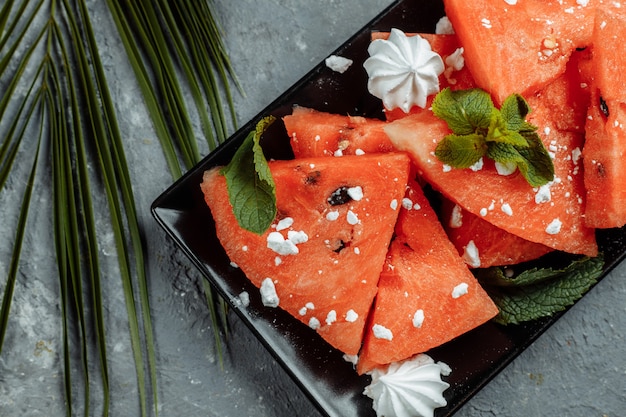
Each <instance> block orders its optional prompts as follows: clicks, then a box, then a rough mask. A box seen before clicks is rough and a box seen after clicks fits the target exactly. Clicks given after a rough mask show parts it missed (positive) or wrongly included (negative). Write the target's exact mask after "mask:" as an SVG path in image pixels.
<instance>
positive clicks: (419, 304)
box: [357, 181, 498, 374]
mask: <svg viewBox="0 0 626 417" xmlns="http://www.w3.org/2000/svg"><path fill="white" fill-rule="evenodd" d="M403 201H404V202H403V205H402V209H401V211H400V215H399V217H398V223H397V225H396V237H395V239H394V240H393V242H392V243H391V247H390V249H389V253H388V255H387V261H386V263H385V267H384V269H383V272H382V274H381V276H380V281H379V283H378V295H377V296H376V301H375V304H374V308H373V310H372V313H371V315H370V319H369V324H368V328H367V329H366V333H365V338H364V342H363V349H362V350H361V353H360V354H359V361H358V363H357V372H358V373H359V374H363V373H365V372H368V371H370V370H372V369H373V368H375V367H377V366H382V365H385V364H388V363H391V362H396V361H400V360H403V359H406V358H408V357H410V356H413V355H414V354H417V353H421V352H425V351H427V350H429V349H431V348H433V347H436V346H439V345H441V344H443V343H445V342H447V341H449V340H452V339H454V338H455V337H457V336H459V335H461V334H463V333H465V332H467V331H469V330H471V329H473V328H475V327H477V326H479V325H481V324H483V323H484V322H486V321H488V320H489V319H491V318H492V317H494V316H495V315H496V314H497V313H498V308H497V307H496V306H495V304H494V303H493V302H492V301H491V299H490V298H489V296H488V295H487V293H485V291H484V290H483V289H482V288H481V287H480V285H479V284H478V282H477V281H476V279H475V278H474V276H473V275H472V274H471V272H470V271H469V269H468V268H467V266H466V265H465V263H464V262H463V260H462V259H461V258H460V257H459V255H458V253H457V252H456V249H455V248H454V246H453V245H452V244H451V243H450V241H449V240H448V238H447V236H446V234H445V232H444V230H443V228H442V226H441V224H440V223H439V221H438V219H437V215H436V214H435V212H434V211H433V209H432V208H431V206H430V205H429V202H428V200H427V199H426V197H425V196H424V194H423V192H422V190H421V188H420V187H419V185H418V184H417V183H416V182H414V181H410V182H409V187H408V188H407V194H406V196H405V199H404V200H403Z"/></svg>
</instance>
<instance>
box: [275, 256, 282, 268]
mask: <svg viewBox="0 0 626 417" xmlns="http://www.w3.org/2000/svg"><path fill="white" fill-rule="evenodd" d="M282 263H283V260H282V258H281V257H280V256H277V257H275V258H274V265H276V266H278V265H280V264H282Z"/></svg>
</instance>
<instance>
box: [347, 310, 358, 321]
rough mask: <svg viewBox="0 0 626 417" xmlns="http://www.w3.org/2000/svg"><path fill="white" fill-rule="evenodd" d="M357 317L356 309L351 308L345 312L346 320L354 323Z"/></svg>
mask: <svg viewBox="0 0 626 417" xmlns="http://www.w3.org/2000/svg"><path fill="white" fill-rule="evenodd" d="M358 318H359V315H358V314H357V312H356V311H354V310H352V309H350V310H348V312H347V313H346V321H347V322H350V323H354V322H355V321H357V319H358Z"/></svg>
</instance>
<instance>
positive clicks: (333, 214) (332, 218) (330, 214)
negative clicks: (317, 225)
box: [326, 210, 339, 222]
mask: <svg viewBox="0 0 626 417" xmlns="http://www.w3.org/2000/svg"><path fill="white" fill-rule="evenodd" d="M338 218H339V211H338V210H333V211H329V212H328V213H326V220H328V221H331V222H332V221H335V220H337V219H338Z"/></svg>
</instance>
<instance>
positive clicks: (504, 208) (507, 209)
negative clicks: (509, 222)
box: [500, 203, 513, 216]
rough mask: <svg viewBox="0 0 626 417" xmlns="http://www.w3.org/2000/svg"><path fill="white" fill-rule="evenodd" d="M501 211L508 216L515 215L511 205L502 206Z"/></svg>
mask: <svg viewBox="0 0 626 417" xmlns="http://www.w3.org/2000/svg"><path fill="white" fill-rule="evenodd" d="M500 209H501V210H502V212H503V213H504V214H506V215H507V216H512V215H513V209H512V208H511V205H510V204H509V203H504V204H502V206H500Z"/></svg>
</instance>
